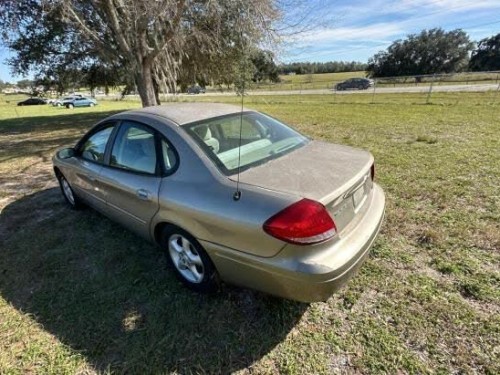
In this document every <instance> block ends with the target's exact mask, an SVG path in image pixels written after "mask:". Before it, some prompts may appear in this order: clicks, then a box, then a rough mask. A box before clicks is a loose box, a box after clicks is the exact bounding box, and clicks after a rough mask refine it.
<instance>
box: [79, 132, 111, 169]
mask: <svg viewBox="0 0 500 375" xmlns="http://www.w3.org/2000/svg"><path fill="white" fill-rule="evenodd" d="M112 131H113V126H110V127H107V128H105V129H102V130H100V131H98V132H97V133H95V134H93V135H92V136H91V137H90V138H89V139H87V141H85V143H84V145H83V147H82V148H81V153H82V157H83V158H84V159H87V160H91V161H96V162H98V163H102V162H104V151H105V150H106V143H107V142H108V139H109V136H110V135H111V132H112Z"/></svg>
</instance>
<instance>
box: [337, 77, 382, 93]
mask: <svg viewBox="0 0 500 375" xmlns="http://www.w3.org/2000/svg"><path fill="white" fill-rule="evenodd" d="M372 86H373V80H372V79H368V78H349V79H348V80H346V81H344V82H340V83H337V84H336V85H335V90H338V91H340V90H366V89H368V88H370V87H372Z"/></svg>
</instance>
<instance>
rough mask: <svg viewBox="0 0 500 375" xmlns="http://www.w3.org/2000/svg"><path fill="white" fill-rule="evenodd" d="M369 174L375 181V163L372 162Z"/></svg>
mask: <svg viewBox="0 0 500 375" xmlns="http://www.w3.org/2000/svg"><path fill="white" fill-rule="evenodd" d="M370 174H371V176H372V181H375V163H373V164H372V167H371V168H370Z"/></svg>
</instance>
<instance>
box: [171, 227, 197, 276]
mask: <svg viewBox="0 0 500 375" xmlns="http://www.w3.org/2000/svg"><path fill="white" fill-rule="evenodd" d="M168 251H169V254H170V257H171V259H172V263H173V264H174V266H175V268H176V269H177V270H178V271H179V273H180V274H181V275H182V277H183V278H185V279H186V280H187V281H189V282H191V283H194V284H199V283H201V282H202V281H203V277H204V275H205V267H204V266H203V261H202V259H201V257H200V255H199V254H198V251H197V250H196V248H195V246H194V245H193V244H192V243H191V242H190V241H189V240H188V239H187V238H186V237H184V236H183V235H181V234H173V235H172V236H170V238H169V240H168Z"/></svg>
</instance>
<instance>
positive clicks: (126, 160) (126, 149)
mask: <svg viewBox="0 0 500 375" xmlns="http://www.w3.org/2000/svg"><path fill="white" fill-rule="evenodd" d="M110 164H111V165H112V166H114V167H118V168H122V169H127V170H130V171H134V172H141V173H148V174H154V173H155V172H156V164H157V163H156V146H155V135H154V132H153V131H152V130H150V129H148V128H146V127H145V126H142V125H140V124H137V123H133V122H123V123H122V125H121V127H120V131H119V132H118V135H117V136H116V140H115V143H114V145H113V149H112V151H111V161H110Z"/></svg>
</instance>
